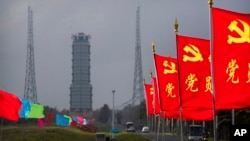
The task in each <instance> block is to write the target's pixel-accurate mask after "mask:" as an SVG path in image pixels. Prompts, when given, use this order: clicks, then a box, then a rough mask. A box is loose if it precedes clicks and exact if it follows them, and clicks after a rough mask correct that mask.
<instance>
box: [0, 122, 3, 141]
mask: <svg viewBox="0 0 250 141" xmlns="http://www.w3.org/2000/svg"><path fill="white" fill-rule="evenodd" d="M2 139H3V118H2V121H1V137H0V141H2Z"/></svg>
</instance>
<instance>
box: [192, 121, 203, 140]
mask: <svg viewBox="0 0 250 141" xmlns="http://www.w3.org/2000/svg"><path fill="white" fill-rule="evenodd" d="M203 136H204V128H203V126H202V125H190V126H189V136H188V140H189V141H203V140H204V138H203Z"/></svg>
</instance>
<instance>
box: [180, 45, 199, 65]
mask: <svg viewBox="0 0 250 141" xmlns="http://www.w3.org/2000/svg"><path fill="white" fill-rule="evenodd" d="M183 50H184V52H186V53H191V54H192V55H193V56H188V55H183V61H184V62H187V61H191V62H198V61H200V62H201V61H203V57H202V54H201V53H200V50H199V48H198V47H196V46H194V45H192V44H189V45H186V46H185V47H184V48H183Z"/></svg>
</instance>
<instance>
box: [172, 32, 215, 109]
mask: <svg viewBox="0 0 250 141" xmlns="http://www.w3.org/2000/svg"><path fill="white" fill-rule="evenodd" d="M176 40H177V56H178V62H179V76H180V86H179V87H180V94H181V102H182V108H183V110H185V108H192V109H212V105H213V103H212V81H211V80H212V79H211V75H210V74H211V73H210V58H211V57H210V45H209V40H205V39H201V38H194V37H188V36H181V35H176ZM211 114H212V113H211Z"/></svg>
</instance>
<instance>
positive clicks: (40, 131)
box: [1, 126, 149, 141]
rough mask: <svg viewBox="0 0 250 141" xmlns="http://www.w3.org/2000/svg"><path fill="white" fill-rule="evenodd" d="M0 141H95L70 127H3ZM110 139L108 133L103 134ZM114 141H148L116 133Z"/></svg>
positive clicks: (137, 136)
mask: <svg viewBox="0 0 250 141" xmlns="http://www.w3.org/2000/svg"><path fill="white" fill-rule="evenodd" d="M1 130H2V140H1V141H96V134H95V133H88V132H83V131H81V130H79V129H76V128H72V127H57V126H52V127H44V128H38V127H35V126H16V127H13V126H12V127H4V128H2V129H1ZM105 135H106V137H110V133H106V134H105ZM115 137H116V141H128V140H129V141H149V140H148V139H145V138H143V137H141V136H139V135H136V134H133V133H125V132H121V133H117V134H115Z"/></svg>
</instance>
